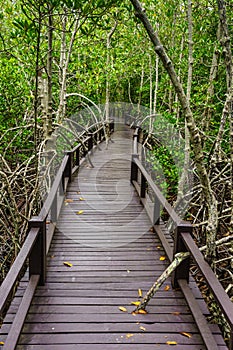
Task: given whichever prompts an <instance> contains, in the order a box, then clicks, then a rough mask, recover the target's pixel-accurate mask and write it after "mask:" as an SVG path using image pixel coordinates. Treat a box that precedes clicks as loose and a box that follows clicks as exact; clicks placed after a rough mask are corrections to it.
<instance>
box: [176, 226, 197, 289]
mask: <svg viewBox="0 0 233 350" xmlns="http://www.w3.org/2000/svg"><path fill="white" fill-rule="evenodd" d="M181 232H189V233H190V234H191V233H192V225H191V224H190V223H188V222H185V221H184V222H181V223H179V224H178V226H177V227H176V230H175V237H174V250H173V256H175V255H176V254H177V253H180V252H184V253H185V252H187V248H186V246H185V244H184V242H183V239H182V237H181ZM189 267H190V258H189V257H188V258H186V259H185V260H184V261H182V263H181V264H180V265H179V266H178V267H177V268H176V270H175V271H174V273H173V276H172V285H173V287H174V288H178V287H179V284H178V280H179V279H184V280H186V281H187V282H188V281H189Z"/></svg>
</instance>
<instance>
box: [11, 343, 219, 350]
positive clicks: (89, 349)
mask: <svg viewBox="0 0 233 350" xmlns="http://www.w3.org/2000/svg"><path fill="white" fill-rule="evenodd" d="M94 347H95V350H103V349H104V347H103V344H95V345H94ZM170 347H171V346H169V348H170ZM177 348H178V349H179V350H187V344H179V347H177ZM142 349H143V350H151V349H158V350H168V345H167V344H156V343H154V344H153V345H151V344H143V348H142V344H119V343H117V344H108V348H107V350H142ZM188 349H189V350H205V349H206V348H205V347H204V346H198V347H197V345H193V344H189V346H188ZM17 350H41V345H36V344H34V345H22V346H18V347H17ZM43 350H64V344H53V347H52V348H51V345H47V344H44V345H43ZM65 350H77V344H66V345H65ZM78 350H93V344H79V346H78ZM219 350H226V347H225V346H221V345H219Z"/></svg>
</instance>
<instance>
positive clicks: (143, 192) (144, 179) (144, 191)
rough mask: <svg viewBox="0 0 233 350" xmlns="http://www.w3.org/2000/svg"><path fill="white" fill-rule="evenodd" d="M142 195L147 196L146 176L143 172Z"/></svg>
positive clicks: (142, 196)
mask: <svg viewBox="0 0 233 350" xmlns="http://www.w3.org/2000/svg"><path fill="white" fill-rule="evenodd" d="M140 197H141V198H145V197H146V178H145V176H144V175H143V174H141V189H140Z"/></svg>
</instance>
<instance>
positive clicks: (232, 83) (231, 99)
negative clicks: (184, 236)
mask: <svg viewBox="0 0 233 350" xmlns="http://www.w3.org/2000/svg"><path fill="white" fill-rule="evenodd" d="M218 11H219V19H220V27H221V39H220V42H221V44H222V46H223V49H224V52H225V57H224V58H225V65H226V72H227V74H226V81H227V98H226V102H225V106H224V111H223V114H224V115H226V114H227V115H228V118H229V125H230V163H231V208H232V212H231V225H230V226H231V227H232V225H233V61H232V58H233V57H232V47H231V39H230V33H229V28H228V23H227V15H226V4H225V1H224V0H218Z"/></svg>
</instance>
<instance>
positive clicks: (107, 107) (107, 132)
mask: <svg viewBox="0 0 233 350" xmlns="http://www.w3.org/2000/svg"><path fill="white" fill-rule="evenodd" d="M117 24H118V23H117V21H115V23H114V26H113V27H112V29H111V30H110V32H109V33H108V35H107V42H106V47H107V59H106V69H107V74H106V98H105V121H106V127H105V137H106V147H108V143H109V140H110V130H109V121H110V75H109V72H110V71H111V55H110V49H111V38H112V36H113V34H114V32H115V30H116V28H117Z"/></svg>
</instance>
